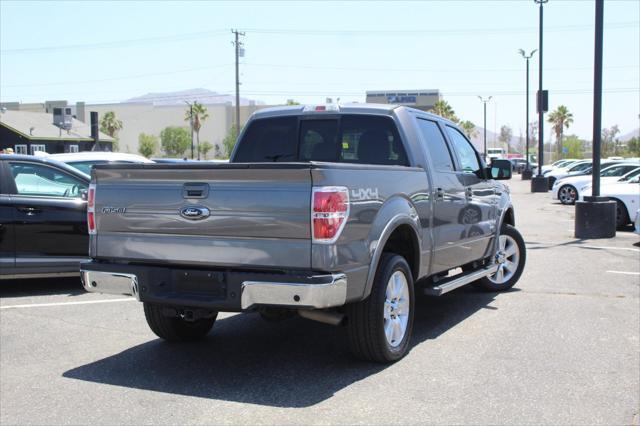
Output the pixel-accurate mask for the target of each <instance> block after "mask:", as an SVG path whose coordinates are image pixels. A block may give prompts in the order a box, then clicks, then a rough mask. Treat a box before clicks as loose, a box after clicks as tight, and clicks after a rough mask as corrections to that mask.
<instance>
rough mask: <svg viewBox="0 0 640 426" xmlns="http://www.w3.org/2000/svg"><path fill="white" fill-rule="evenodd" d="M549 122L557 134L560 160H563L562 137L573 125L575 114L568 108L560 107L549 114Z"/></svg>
mask: <svg viewBox="0 0 640 426" xmlns="http://www.w3.org/2000/svg"><path fill="white" fill-rule="evenodd" d="M547 121H548V122H549V123H551V124H552V125H553V131H554V132H555V134H556V146H557V150H558V158H562V135H563V133H564V129H568V128H569V126H570V125H571V123H573V114H571V113H570V112H569V109H568V108H567V107H566V106H564V105H560V106H559V107H558V108H556V110H555V111H553V112H552V113H551V114H549V118H548V119H547Z"/></svg>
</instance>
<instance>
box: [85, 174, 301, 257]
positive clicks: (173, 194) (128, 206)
mask: <svg viewBox="0 0 640 426" xmlns="http://www.w3.org/2000/svg"><path fill="white" fill-rule="evenodd" d="M94 180H95V182H96V187H97V189H96V208H95V211H96V224H97V230H98V231H97V235H96V238H95V245H93V246H92V251H94V253H93V254H92V256H93V257H96V258H112V259H113V258H119V259H126V260H131V261H153V262H156V263H159V262H160V263H162V262H166V263H172V264H185V265H209V266H243V265H251V266H252V267H261V266H263V267H277V268H310V265H311V229H310V203H311V172H310V168H309V165H308V164H304V165H303V164H298V165H291V164H283V163H279V164H277V165H276V164H274V165H271V164H265V165H256V164H253V165H251V166H248V165H246V164H244V165H243V164H233V165H232V164H229V165H219V166H217V165H211V166H205V167H203V166H202V165H198V166H193V167H184V166H178V167H176V166H164V165H144V166H143V165H135V166H122V165H119V166H104V167H97V168H95V170H94ZM189 207H192V208H195V209H187V208H189ZM185 209H187V210H185ZM200 213H203V214H202V215H200V216H198V215H199V214H200Z"/></svg>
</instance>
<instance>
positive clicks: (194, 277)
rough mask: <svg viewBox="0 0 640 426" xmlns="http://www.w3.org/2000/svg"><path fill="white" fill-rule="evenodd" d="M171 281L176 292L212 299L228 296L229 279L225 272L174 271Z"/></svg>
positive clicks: (221, 298)
mask: <svg viewBox="0 0 640 426" xmlns="http://www.w3.org/2000/svg"><path fill="white" fill-rule="evenodd" d="M171 281H172V283H173V290H174V292H176V293H181V294H191V295H197V296H202V297H205V298H207V299H210V300H223V299H226V297H227V280H226V276H225V274H224V272H216V271H200V270H179V271H172V280H171Z"/></svg>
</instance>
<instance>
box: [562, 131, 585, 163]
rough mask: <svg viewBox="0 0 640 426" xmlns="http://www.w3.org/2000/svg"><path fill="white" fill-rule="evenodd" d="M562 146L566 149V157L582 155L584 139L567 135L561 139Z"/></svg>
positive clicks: (579, 156)
mask: <svg viewBox="0 0 640 426" xmlns="http://www.w3.org/2000/svg"><path fill="white" fill-rule="evenodd" d="M563 146H564V147H565V148H566V149H567V154H566V157H567V158H582V157H584V148H583V147H584V141H583V140H581V139H580V138H579V137H577V136H576V135H569V136H567V137H566V138H565V139H564V141H563Z"/></svg>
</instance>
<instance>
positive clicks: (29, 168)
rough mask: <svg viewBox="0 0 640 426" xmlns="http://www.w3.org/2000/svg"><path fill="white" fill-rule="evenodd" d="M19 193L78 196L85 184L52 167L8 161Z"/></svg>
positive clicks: (85, 186) (42, 195)
mask: <svg viewBox="0 0 640 426" xmlns="http://www.w3.org/2000/svg"><path fill="white" fill-rule="evenodd" d="M9 165H10V167H11V173H12V174H13V178H14V180H15V182H16V187H17V190H18V194H19V195H30V196H39V197H66V198H80V197H81V196H82V191H84V190H86V189H87V185H86V184H85V183H84V182H82V181H80V180H78V179H76V178H74V177H72V176H70V175H68V174H66V173H63V172H61V171H59V170H57V169H55V168H53V167H49V166H45V165H42V164H35V163H20V162H16V163H9Z"/></svg>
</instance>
